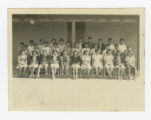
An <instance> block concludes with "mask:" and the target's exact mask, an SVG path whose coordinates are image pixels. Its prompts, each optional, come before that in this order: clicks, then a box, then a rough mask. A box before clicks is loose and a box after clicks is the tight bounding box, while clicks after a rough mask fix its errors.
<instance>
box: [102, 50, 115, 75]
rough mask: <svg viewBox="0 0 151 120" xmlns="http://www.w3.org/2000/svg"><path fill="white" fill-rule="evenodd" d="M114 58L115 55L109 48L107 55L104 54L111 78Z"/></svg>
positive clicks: (106, 67)
mask: <svg viewBox="0 0 151 120" xmlns="http://www.w3.org/2000/svg"><path fill="white" fill-rule="evenodd" d="M113 60H114V57H113V55H112V51H111V50H110V49H109V50H108V51H107V53H106V55H105V56H104V62H105V69H106V70H107V73H108V75H109V77H110V78H112V72H113Z"/></svg>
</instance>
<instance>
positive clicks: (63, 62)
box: [60, 50, 70, 76]
mask: <svg viewBox="0 0 151 120" xmlns="http://www.w3.org/2000/svg"><path fill="white" fill-rule="evenodd" d="M69 63H70V57H69V56H68V54H67V51H65V50H64V51H63V53H62V55H61V56H60V67H61V76H62V75H64V74H65V75H68V74H69Z"/></svg>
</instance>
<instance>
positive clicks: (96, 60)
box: [92, 49, 103, 77]
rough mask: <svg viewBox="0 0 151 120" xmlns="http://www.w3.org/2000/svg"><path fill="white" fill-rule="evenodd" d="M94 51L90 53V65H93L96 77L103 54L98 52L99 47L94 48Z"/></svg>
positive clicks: (100, 66) (100, 67)
mask: <svg viewBox="0 0 151 120" xmlns="http://www.w3.org/2000/svg"><path fill="white" fill-rule="evenodd" d="M95 53H96V54H93V55H92V66H93V68H94V70H95V73H96V76H97V77H98V76H99V72H100V71H101V70H102V68H103V64H102V61H103V56H102V54H100V50H99V49H96V50H95Z"/></svg>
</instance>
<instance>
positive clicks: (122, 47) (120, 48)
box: [118, 44, 127, 53]
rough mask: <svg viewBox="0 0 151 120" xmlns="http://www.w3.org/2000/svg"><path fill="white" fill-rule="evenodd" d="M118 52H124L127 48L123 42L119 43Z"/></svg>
mask: <svg viewBox="0 0 151 120" xmlns="http://www.w3.org/2000/svg"><path fill="white" fill-rule="evenodd" d="M118 50H119V51H120V52H122V53H124V52H125V51H126V50H127V47H126V45H125V44H122V45H121V44H119V49H118Z"/></svg>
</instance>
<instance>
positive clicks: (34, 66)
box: [29, 63, 38, 68]
mask: <svg viewBox="0 0 151 120" xmlns="http://www.w3.org/2000/svg"><path fill="white" fill-rule="evenodd" d="M29 67H30V68H38V63H36V64H34V63H33V64H30V65H29Z"/></svg>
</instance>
